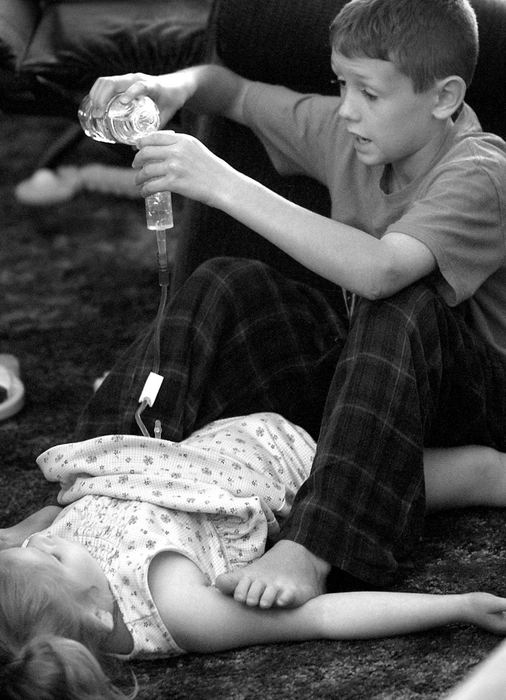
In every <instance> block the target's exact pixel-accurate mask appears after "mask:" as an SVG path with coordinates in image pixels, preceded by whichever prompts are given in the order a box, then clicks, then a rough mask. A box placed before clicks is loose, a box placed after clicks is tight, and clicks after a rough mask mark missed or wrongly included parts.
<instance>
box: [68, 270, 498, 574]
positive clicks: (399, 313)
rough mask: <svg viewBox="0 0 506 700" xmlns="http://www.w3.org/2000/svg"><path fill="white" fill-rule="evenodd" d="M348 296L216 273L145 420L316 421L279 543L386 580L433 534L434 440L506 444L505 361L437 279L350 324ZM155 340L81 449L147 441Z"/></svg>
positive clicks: (200, 274) (189, 308)
mask: <svg viewBox="0 0 506 700" xmlns="http://www.w3.org/2000/svg"><path fill="white" fill-rule="evenodd" d="M339 293H340V290H338V289H337V288H336V295H337V294H339ZM336 300H337V296H336V299H334V300H333V299H331V298H329V295H328V294H327V295H325V294H324V293H322V292H320V291H318V290H315V289H312V288H311V287H308V286H307V285H304V284H302V283H297V282H294V281H291V280H288V279H286V278H284V277H283V276H282V275H280V274H279V273H277V272H276V271H275V270H273V269H272V268H270V267H268V266H266V265H264V264H263V263H260V262H257V261H252V260H245V259H240V258H215V259H213V260H210V261H208V262H206V263H204V264H203V265H201V267H199V268H198V269H197V270H196V271H195V272H194V273H193V275H192V276H191V277H190V278H189V279H188V280H187V282H186V283H185V285H184V286H183V288H182V289H181V290H180V291H179V292H178V293H177V294H176V295H175V296H174V297H173V299H172V300H171V302H170V304H169V306H168V308H167V313H166V317H165V320H164V325H163V327H162V333H161V343H162V345H161V365H160V374H162V375H163V377H164V381H163V384H162V387H161V389H160V392H159V394H158V397H157V399H156V401H155V403H154V405H153V407H152V408H149V407H148V408H147V409H146V410H145V412H144V413H143V420H144V422H145V424H146V426H147V427H148V429H149V430H150V433H151V434H153V425H154V420H155V419H159V420H160V421H161V424H162V437H164V438H166V439H169V440H174V441H180V440H181V439H183V438H184V437H186V436H187V435H188V434H190V433H191V432H192V431H193V430H196V429H198V428H200V427H202V426H203V425H205V424H206V423H208V422H209V421H211V420H215V419H217V418H222V417H226V416H233V415H243V414H246V413H252V412H257V411H274V412H277V413H280V414H282V415H284V416H285V417H286V418H288V419H289V420H291V421H293V422H295V423H298V424H299V425H301V426H303V427H304V428H305V429H306V430H308V431H309V432H310V433H311V434H312V435H313V436H314V437H315V439H317V451H316V456H315V459H314V462H313V466H312V470H311V475H310V477H309V479H308V480H307V482H306V483H305V484H304V485H303V487H302V488H301V490H300V491H299V493H298V495H297V498H296V501H295V505H294V507H293V509H292V513H291V515H290V516H289V518H288V519H287V520H286V522H285V523H284V524H283V527H282V532H281V537H283V538H286V539H291V540H294V541H296V542H299V543H300V544H302V545H304V546H305V547H307V548H308V549H309V550H310V551H312V552H313V553H315V554H317V555H318V556H320V557H322V558H323V559H325V560H326V561H328V562H330V563H331V564H332V565H333V566H334V567H335V568H336V569H339V570H341V571H344V572H347V573H348V574H351V575H352V576H354V577H356V578H358V579H360V580H362V581H366V582H367V583H369V584H372V585H379V586H382V585H386V584H388V583H390V582H391V580H392V578H393V575H394V574H395V572H396V570H397V568H398V566H399V563H400V562H402V561H403V560H404V559H405V558H406V557H407V556H408V555H409V553H410V552H411V551H412V549H413V547H414V546H415V544H416V542H417V541H418V539H419V537H420V535H421V532H422V528H423V521H424V514H425V500H424V481H423V447H424V445H425V446H436V445H437V446H451V445H459V444H471V443H475V444H482V445H490V446H494V447H496V448H498V449H502V450H504V449H505V448H506V444H505V435H504V425H505V423H504V419H505V399H504V395H505V391H504V389H505V385H506V383H505V379H506V363H504V362H503V361H501V359H500V358H499V357H498V355H497V353H495V352H494V351H493V350H492V349H491V348H489V347H488V346H487V345H486V344H485V343H484V342H482V341H481V340H480V339H479V338H478V337H477V336H476V335H475V334H474V333H473V332H472V331H471V330H470V329H469V327H468V326H467V324H466V318H465V316H466V309H465V308H464V307H459V308H457V309H450V308H449V307H448V306H446V304H444V302H443V301H442V300H441V299H440V298H439V297H438V295H437V294H435V293H434V291H433V290H432V289H431V288H430V287H429V286H427V285H425V284H417V285H413V286H411V287H408V288H407V289H405V290H403V291H401V292H400V293H398V294H396V295H394V296H393V297H390V298H389V299H386V300H380V301H377V302H369V301H367V300H363V299H362V300H360V302H359V303H358V304H357V307H356V310H355V312H354V315H353V318H352V321H351V323H349V322H348V319H347V318H345V317H343V314H342V312H341V311H340V310H339V309H340V306H339V304H337V303H334V302H335V301H336ZM151 341H152V333H149V332H148V333H146V334H144V335H143V336H142V337H140V338H139V339H138V340H137V342H135V343H134V344H133V345H132V346H131V347H130V348H129V349H128V350H127V351H126V352H125V353H124V354H123V356H122V357H121V358H120V359H119V361H118V362H117V364H116V365H115V367H114V368H113V370H112V371H111V372H110V374H109V376H108V378H107V379H106V381H105V382H104V383H103V385H102V387H101V388H100V389H99V391H98V392H97V393H96V395H95V396H94V398H93V399H92V400H91V402H90V403H89V405H88V406H87V407H86V409H85V411H84V413H83V415H82V417H81V420H80V423H79V425H78V431H77V436H76V439H79V440H82V439H86V438H89V437H94V436H96V435H104V434H108V433H115V432H118V433H134V434H137V433H138V428H137V426H136V424H135V422H134V420H133V415H134V412H135V409H136V407H137V405H138V404H137V401H138V397H139V394H140V391H141V389H142V386H143V384H144V382H145V379H146V377H147V375H148V373H149V371H150V369H151V366H152V361H153V358H152V355H153V351H152V343H151Z"/></svg>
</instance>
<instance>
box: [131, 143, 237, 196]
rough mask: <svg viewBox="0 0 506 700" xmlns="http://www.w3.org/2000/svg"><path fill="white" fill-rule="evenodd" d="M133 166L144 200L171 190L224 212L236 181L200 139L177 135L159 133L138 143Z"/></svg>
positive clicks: (228, 166)
mask: <svg viewBox="0 0 506 700" xmlns="http://www.w3.org/2000/svg"><path fill="white" fill-rule="evenodd" d="M137 146H138V148H139V151H138V153H137V154H136V156H135V158H134V161H133V163H132V166H133V167H134V168H136V170H137V175H136V179H135V181H136V183H137V185H139V186H140V188H141V194H142V196H143V197H147V196H148V195H150V194H153V193H155V192H160V191H164V190H170V191H172V192H177V193H178V194H181V195H183V196H185V197H189V198H191V199H196V200H198V201H200V202H203V203H205V204H209V205H210V206H214V207H218V208H223V205H224V202H225V198H226V196H227V195H228V193H229V192H230V190H231V186H232V182H233V180H234V178H237V177H240V175H239V173H238V172H237V171H235V170H234V169H233V168H232V167H231V166H230V165H228V163H226V162H225V161H224V160H222V159H221V158H218V157H217V156H215V155H214V154H213V153H211V151H210V150H209V149H208V148H206V146H204V144H202V143H201V142H200V141H199V140H198V139H196V138H194V137H193V136H188V135H187V134H179V133H175V132H174V131H156V132H153V133H152V134H148V135H147V136H143V137H142V138H141V139H139V141H138V142H137Z"/></svg>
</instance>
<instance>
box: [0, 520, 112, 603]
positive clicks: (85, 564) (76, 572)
mask: <svg viewBox="0 0 506 700" xmlns="http://www.w3.org/2000/svg"><path fill="white" fill-rule="evenodd" d="M7 551H9V552H10V554H11V556H14V557H15V558H16V560H17V561H19V562H22V563H24V564H26V565H30V564H34V565H38V566H40V565H42V566H44V568H46V569H48V568H49V569H50V570H53V571H54V572H55V576H56V577H57V578H58V579H60V580H62V579H63V580H66V581H68V583H69V584H70V585H71V586H72V588H73V589H75V590H76V593H77V594H78V595H79V594H80V593H82V594H83V595H86V594H88V593H89V591H90V590H91V589H92V588H93V589H95V590H96V591H97V593H98V596H99V597H100V599H102V598H103V600H105V601H107V600H110V598H111V592H110V590H109V584H108V582H107V578H106V576H105V574H104V572H103V571H102V569H101V568H100V565H99V564H98V562H97V561H96V560H95V559H94V558H93V557H92V556H91V554H90V553H89V552H88V550H87V549H86V548H85V547H83V545H81V544H79V543H78V542H73V541H71V540H66V539H64V538H63V537H58V536H56V535H48V534H41V533H37V534H35V535H32V536H31V537H30V539H29V541H28V544H27V546H26V547H19V548H17V549H16V550H7Z"/></svg>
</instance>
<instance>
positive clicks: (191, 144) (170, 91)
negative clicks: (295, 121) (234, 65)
mask: <svg viewBox="0 0 506 700" xmlns="http://www.w3.org/2000/svg"><path fill="white" fill-rule="evenodd" d="M249 84H250V81H248V80H246V79H244V78H242V77H240V76H238V75H236V74H235V73H233V72H232V71H230V70H228V69H227V68H224V67H222V66H217V65H202V66H192V67H190V68H186V69H183V70H181V71H177V72H176V73H169V74H166V75H161V76H149V75H145V74H143V73H134V74H128V75H124V76H112V77H105V78H99V79H98V80H97V81H96V83H95V84H94V85H93V87H92V89H91V91H90V95H91V98H92V100H93V103H94V104H95V106H96V109H97V112H98V113H101V112H103V110H104V109H105V106H106V105H107V102H108V101H109V100H110V98H111V97H112V96H113V95H114V94H116V93H118V92H126V95H127V98H126V99H127V100H128V99H131V98H132V97H134V96H137V95H140V94H147V95H149V96H150V97H152V99H153V100H154V101H155V102H156V103H157V104H158V106H159V108H160V110H161V113H162V122H163V123H166V122H167V121H168V120H169V119H170V118H171V117H172V116H173V114H174V113H175V112H176V111H177V110H178V109H180V108H181V107H182V106H186V107H188V108H190V109H191V110H194V111H197V112H201V113H202V112H204V113H212V114H219V115H222V116H225V117H227V118H229V119H232V120H234V121H236V122H238V123H241V124H245V123H246V121H245V116H244V112H243V104H244V97H245V94H246V91H247V88H248V85H249ZM268 89H271V90H276V89H277V88H276V86H270V87H269V88H268ZM139 145H140V146H141V147H147V148H142V150H141V152H140V154H137V156H136V158H135V160H134V166H135V167H136V168H138V169H139V172H138V175H137V179H136V182H137V184H139V185H140V186H142V189H141V193H142V195H143V196H145V197H146V196H148V195H150V194H154V193H155V192H158V191H162V190H170V191H174V192H178V193H179V194H182V195H184V196H187V197H189V198H191V199H196V200H198V201H201V202H204V203H206V204H209V205H210V206H214V207H216V208H218V209H221V210H222V211H224V212H225V213H227V214H229V215H230V216H232V217H233V218H235V219H237V220H238V221H240V222H241V223H243V224H245V225H246V226H247V227H249V228H251V229H252V230H254V231H256V232H257V233H258V234H260V235H261V236H263V237H264V238H266V239H267V240H269V241H270V242H271V243H273V244H274V245H276V246H277V247H278V248H281V249H282V250H284V251H285V252H286V253H287V254H288V255H290V256H291V257H293V258H294V259H295V260H297V261H298V262H300V263H301V264H302V265H304V266H305V267H307V268H309V269H310V270H312V271H313V272H316V273H317V274H319V275H321V276H322V277H325V278H326V279H329V280H330V281H332V282H334V283H336V284H338V285H340V286H342V287H345V288H346V289H348V290H350V291H352V292H356V293H357V294H359V295H360V296H363V297H366V298H369V299H378V298H383V297H387V296H390V295H392V294H394V293H395V292H397V291H399V290H400V289H402V288H404V287H406V286H408V285H409V284H411V283H413V282H415V281H417V280H419V279H421V278H422V277H424V276H426V275H428V274H429V273H430V272H432V271H433V270H434V269H435V267H436V261H435V258H434V256H433V254H432V253H431V252H430V250H429V248H428V247H427V246H426V245H425V244H424V243H421V242H420V241H418V240H416V239H415V238H412V237H410V236H407V235H405V234H400V233H389V234H387V235H386V236H384V237H383V238H382V239H380V240H378V239H375V238H374V237H372V236H370V235H368V234H366V233H365V232H364V231H360V230H358V229H355V228H353V227H351V226H347V225H345V224H341V223H339V222H337V221H333V220H332V219H329V218H326V217H324V216H321V215H319V214H316V213H314V212H311V211H309V210H307V209H304V208H302V207H300V206H297V205H296V204H294V203H292V202H290V201H289V200H287V199H284V198H283V197H280V196H279V195H277V194H276V193H274V192H272V191H271V190H269V189H268V188H266V187H264V186H262V185H261V184H260V183H258V182H256V181H255V180H252V179H251V178H248V177H246V176H245V175H243V174H241V173H240V172H238V171H236V170H234V169H233V168H231V167H230V166H228V164H227V163H225V162H224V161H222V160H221V159H219V158H217V157H216V156H214V155H213V154H212V153H210V152H209V150H208V149H206V148H205V146H203V145H202V144H200V143H199V142H197V141H196V140H195V139H193V138H192V137H190V136H188V135H186V134H174V133H173V132H163V131H162V132H155V133H153V134H150V135H148V136H145V137H143V138H142V139H140V140H139ZM150 146H154V147H155V148H151V149H150V148H149V147H150ZM143 166H147V167H143Z"/></svg>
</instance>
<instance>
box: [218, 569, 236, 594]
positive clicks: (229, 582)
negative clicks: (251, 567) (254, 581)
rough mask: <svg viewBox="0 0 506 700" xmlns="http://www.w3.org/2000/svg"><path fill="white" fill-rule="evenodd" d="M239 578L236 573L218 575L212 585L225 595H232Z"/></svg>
mask: <svg viewBox="0 0 506 700" xmlns="http://www.w3.org/2000/svg"><path fill="white" fill-rule="evenodd" d="M239 578H240V577H239V576H238V575H237V573H234V572H233V571H230V572H228V573H226V574H220V575H219V576H217V577H216V581H215V582H214V585H215V586H216V588H217V589H218V590H220V591H221V592H222V593H224V594H225V595H234V591H235V589H236V586H237V584H238V582H239Z"/></svg>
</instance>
